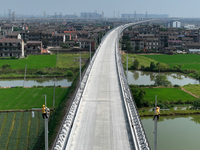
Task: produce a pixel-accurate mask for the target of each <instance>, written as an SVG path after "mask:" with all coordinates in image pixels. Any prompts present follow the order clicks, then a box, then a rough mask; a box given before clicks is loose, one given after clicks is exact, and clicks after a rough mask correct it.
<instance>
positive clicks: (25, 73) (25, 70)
mask: <svg viewBox="0 0 200 150" xmlns="http://www.w3.org/2000/svg"><path fill="white" fill-rule="evenodd" d="M26 69H27V64H26V65H25V71H24V83H23V87H24V85H25V80H26Z"/></svg>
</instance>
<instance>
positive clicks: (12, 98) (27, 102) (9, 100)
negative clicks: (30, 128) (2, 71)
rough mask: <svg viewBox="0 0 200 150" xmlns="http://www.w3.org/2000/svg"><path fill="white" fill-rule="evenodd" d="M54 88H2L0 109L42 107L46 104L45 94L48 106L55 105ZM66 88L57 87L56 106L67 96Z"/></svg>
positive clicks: (0, 91)
mask: <svg viewBox="0 0 200 150" xmlns="http://www.w3.org/2000/svg"><path fill="white" fill-rule="evenodd" d="M53 91H54V88H53V87H50V88H10V89H0V93H1V94H0V102H1V105H0V110H19V109H32V108H41V107H42V105H43V104H44V101H45V100H44V94H46V95H47V106H48V107H49V108H51V107H52V106H53ZM66 91H67V89H66V88H58V87H57V88H56V90H55V95H56V99H55V107H57V106H58V105H59V103H60V101H61V100H62V99H63V97H64V96H65V93H66Z"/></svg>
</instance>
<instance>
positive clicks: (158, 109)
mask: <svg viewBox="0 0 200 150" xmlns="http://www.w3.org/2000/svg"><path fill="white" fill-rule="evenodd" d="M159 115H160V107H156V112H155V114H154V117H153V120H154V119H155V118H156V117H157V120H158V119H159Z"/></svg>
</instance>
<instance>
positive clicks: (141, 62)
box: [122, 54, 157, 69]
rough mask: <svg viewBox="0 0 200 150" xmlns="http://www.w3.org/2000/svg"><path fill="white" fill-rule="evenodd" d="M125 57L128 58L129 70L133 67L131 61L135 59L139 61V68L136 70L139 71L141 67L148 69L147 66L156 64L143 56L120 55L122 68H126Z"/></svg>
mask: <svg viewBox="0 0 200 150" xmlns="http://www.w3.org/2000/svg"><path fill="white" fill-rule="evenodd" d="M127 56H128V57H129V60H128V67H129V68H131V66H132V65H133V62H132V59H134V60H135V59H136V60H137V61H139V66H138V69H140V68H141V67H142V66H143V67H149V64H150V63H151V62H155V63H157V61H155V60H153V59H150V58H147V57H145V56H142V55H136V54H128V55H127V54H124V55H122V62H123V65H124V67H125V66H126V58H127Z"/></svg>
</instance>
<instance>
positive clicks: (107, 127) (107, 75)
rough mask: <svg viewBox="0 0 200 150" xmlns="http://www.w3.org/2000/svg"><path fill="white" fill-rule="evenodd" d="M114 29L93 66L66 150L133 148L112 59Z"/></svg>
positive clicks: (124, 149)
mask: <svg viewBox="0 0 200 150" xmlns="http://www.w3.org/2000/svg"><path fill="white" fill-rule="evenodd" d="M116 37H117V30H114V31H112V32H111V33H110V34H109V35H108V36H107V38H106V39H105V41H104V43H103V45H102V46H101V49H100V51H99V53H98V55H97V57H96V60H95V62H94V64H93V68H92V70H91V73H90V77H89V79H88V82H87V85H86V88H85V90H84V93H83V97H82V102H81V103H80V106H79V110H78V113H77V116H76V119H75V122H74V125H73V128H72V132H71V134H70V137H69V140H68V144H67V147H66V149H67V150H68V149H70V150H130V149H134V146H133V142H132V141H133V140H132V137H131V134H130V128H129V125H128V119H127V115H126V111H125V107H124V103H123V99H122V95H121V92H120V85H119V80H118V75H117V67H116V60H115V40H116Z"/></svg>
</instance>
